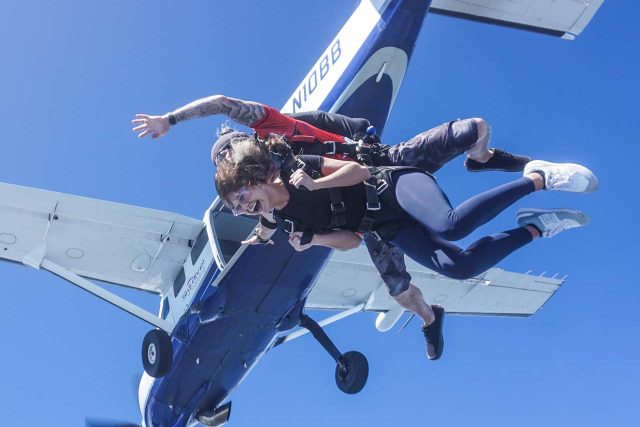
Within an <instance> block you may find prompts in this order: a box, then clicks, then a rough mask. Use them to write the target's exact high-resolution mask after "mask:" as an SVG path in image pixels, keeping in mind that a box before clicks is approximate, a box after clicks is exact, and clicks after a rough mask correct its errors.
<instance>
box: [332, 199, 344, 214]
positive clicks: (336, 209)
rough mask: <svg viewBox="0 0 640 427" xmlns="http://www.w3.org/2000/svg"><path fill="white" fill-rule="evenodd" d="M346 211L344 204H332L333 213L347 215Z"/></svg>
mask: <svg viewBox="0 0 640 427" xmlns="http://www.w3.org/2000/svg"><path fill="white" fill-rule="evenodd" d="M346 211H347V210H346V209H345V207H344V202H340V203H331V212H333V213H335V214H338V215H340V214H343V213H345V212H346Z"/></svg>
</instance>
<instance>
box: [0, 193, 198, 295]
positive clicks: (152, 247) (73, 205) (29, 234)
mask: <svg viewBox="0 0 640 427" xmlns="http://www.w3.org/2000/svg"><path fill="white" fill-rule="evenodd" d="M203 227H204V224H203V223H202V221H198V220H195V219H192V218H188V217H185V216H182V215H178V214H174V213H169V212H163V211H157V210H153V209H147V208H142V207H137V206H130V205H123V204H119V203H113V202H106V201H102V200H96V199H89V198H86V197H79V196H72V195H68V194H63V193H57V192H53V191H46V190H40V189H35V188H29V187H21V186H18V185H12V184H5V183H0V259H4V260H6V261H15V262H20V263H25V264H27V265H30V266H32V267H36V268H37V267H38V266H39V262H40V261H41V260H42V259H43V258H45V257H46V259H48V260H50V261H53V262H54V263H56V264H57V265H60V266H62V267H64V268H66V269H68V270H70V271H72V272H73V273H75V274H78V275H80V276H83V277H86V278H90V279H96V280H101V281H105V282H110V283H116V284H120V285H125V286H130V287H134V288H138V289H142V290H146V291H151V292H156V293H164V290H166V288H168V287H169V286H170V285H171V284H172V283H173V279H174V278H175V276H176V275H177V273H178V270H179V269H180V267H181V266H182V264H183V263H184V261H185V259H186V257H187V256H188V255H189V253H190V251H191V248H190V246H191V245H192V244H193V241H194V240H195V239H196V237H197V236H198V233H199V232H200V231H201V230H202V228H203ZM42 251H44V252H43V253H40V252H42ZM36 255H37V256H36Z"/></svg>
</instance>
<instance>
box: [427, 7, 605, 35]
mask: <svg viewBox="0 0 640 427" xmlns="http://www.w3.org/2000/svg"><path fill="white" fill-rule="evenodd" d="M602 3H604V0H519V1H507V0H433V2H432V3H431V8H430V9H429V13H435V14H440V15H447V16H453V17H458V18H464V19H470V20H473V21H480V22H485V23H490V24H497V25H502V26H507V27H513V28H518V29H522V30H528V31H534V32H538V33H544V34H549V35H553V36H558V37H562V38H564V39H568V40H573V39H574V38H575V36H577V35H579V34H580V33H582V31H583V30H584V29H585V28H586V26H587V25H588V24H589V22H590V21H591V19H592V18H593V17H594V15H595V14H596V12H597V11H598V8H600V6H602Z"/></svg>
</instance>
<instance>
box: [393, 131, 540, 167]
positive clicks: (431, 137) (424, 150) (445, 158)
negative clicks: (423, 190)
mask: <svg viewBox="0 0 640 427" xmlns="http://www.w3.org/2000/svg"><path fill="white" fill-rule="evenodd" d="M489 140H490V128H489V125H488V124H487V122H486V121H484V120H483V119H481V118H472V119H463V120H454V121H451V122H447V123H443V124H442V125H440V126H437V127H435V128H433V129H429V130H427V131H425V132H422V133H420V134H418V135H416V136H415V137H413V138H411V139H410V140H409V141H407V142H402V143H400V144H398V145H394V146H391V147H390V148H389V149H388V157H389V160H390V161H391V163H392V164H393V165H394V166H414V167H417V168H420V169H424V170H426V171H427V172H430V173H435V172H436V171H438V170H439V169H440V168H441V167H442V166H444V165H445V164H446V163H448V162H449V161H451V160H453V159H454V158H455V157H458V156H460V155H461V154H463V153H465V152H467V154H468V155H469V156H470V157H471V158H472V161H473V162H475V163H474V165H473V166H474V167H475V165H476V163H477V165H478V166H477V167H476V168H473V167H472V168H470V167H469V166H467V169H469V170H474V171H475V170H504V171H521V170H523V168H524V165H525V164H526V163H527V162H528V161H529V160H530V159H529V158H528V157H524V156H517V155H513V154H510V153H507V152H505V151H502V150H498V149H489ZM473 159H476V160H473ZM480 162H484V163H480Z"/></svg>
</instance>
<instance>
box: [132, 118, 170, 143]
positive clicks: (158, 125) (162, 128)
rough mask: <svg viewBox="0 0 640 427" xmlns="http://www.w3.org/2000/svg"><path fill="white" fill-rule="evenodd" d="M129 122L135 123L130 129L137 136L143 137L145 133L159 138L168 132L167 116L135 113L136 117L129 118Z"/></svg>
mask: <svg viewBox="0 0 640 427" xmlns="http://www.w3.org/2000/svg"><path fill="white" fill-rule="evenodd" d="M131 123H132V124H133V125H135V127H134V128H133V129H132V130H133V131H134V132H140V133H138V138H144V137H145V136H147V135H151V138H154V139H155V138H159V137H161V136H163V135H166V133H167V132H169V128H171V125H170V124H169V118H168V117H164V116H149V115H148V114H136V118H135V119H133V120H131Z"/></svg>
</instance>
